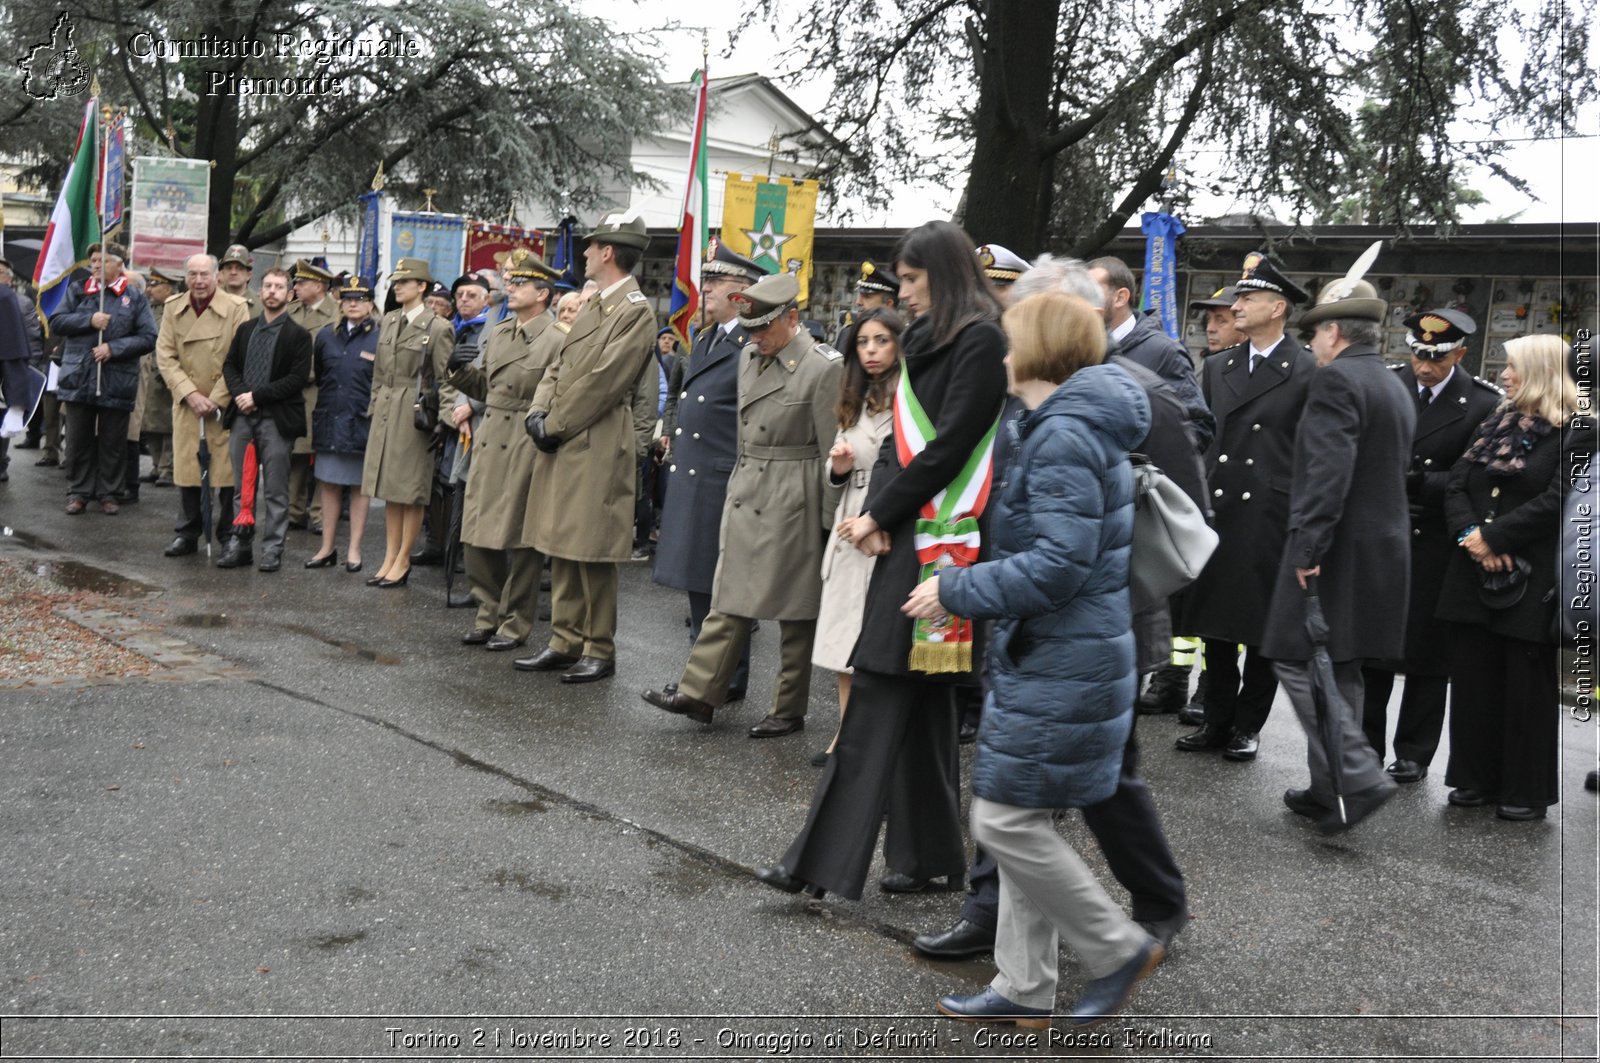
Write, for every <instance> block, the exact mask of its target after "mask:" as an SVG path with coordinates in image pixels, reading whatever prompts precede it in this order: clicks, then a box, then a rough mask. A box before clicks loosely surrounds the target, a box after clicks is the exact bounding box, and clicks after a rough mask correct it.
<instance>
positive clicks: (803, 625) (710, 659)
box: [678, 609, 817, 720]
mask: <svg viewBox="0 0 1600 1063" xmlns="http://www.w3.org/2000/svg"><path fill="white" fill-rule="evenodd" d="M751 623H752V621H751V620H750V618H749V617H743V616H732V615H730V614H728V613H724V612H720V611H718V610H716V609H713V610H711V612H710V613H708V614H707V615H706V619H705V623H703V624H701V625H700V637H699V638H697V639H695V640H694V648H693V649H692V650H690V651H689V662H688V663H687V664H685V665H684V666H683V678H682V679H681V680H679V681H678V689H679V690H680V691H682V692H683V693H685V694H687V695H689V696H690V697H691V698H698V699H699V700H701V701H704V702H706V703H708V704H710V705H721V704H722V703H723V702H725V701H727V700H728V688H729V686H731V685H732V683H733V677H734V675H735V673H737V672H738V671H739V667H740V664H741V662H745V663H746V667H747V668H748V661H749V659H750V625H751ZM816 640H817V622H816V621H815V620H780V621H778V682H777V683H776V684H775V685H774V686H773V689H772V715H773V716H776V717H778V718H779V719H783V720H800V719H804V718H805V715H806V709H807V707H809V706H810V704H811V647H812V645H813V644H814V643H815V642H816Z"/></svg>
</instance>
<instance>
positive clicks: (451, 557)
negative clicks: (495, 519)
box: [444, 481, 467, 603]
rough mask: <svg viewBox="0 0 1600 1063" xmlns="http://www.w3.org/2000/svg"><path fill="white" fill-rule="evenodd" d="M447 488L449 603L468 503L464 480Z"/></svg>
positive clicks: (446, 582)
mask: <svg viewBox="0 0 1600 1063" xmlns="http://www.w3.org/2000/svg"><path fill="white" fill-rule="evenodd" d="M445 490H447V491H449V492H450V519H449V521H447V522H446V528H445V533H444V600H445V602H446V603H448V602H449V601H450V594H451V592H452V591H453V590H454V589H455V582H456V562H457V561H459V560H460V559H461V521H462V518H463V514H464V512H465V510H466V505H467V485H466V482H465V481H462V482H461V483H458V484H451V485H450V486H449V487H447V488H446V489H445Z"/></svg>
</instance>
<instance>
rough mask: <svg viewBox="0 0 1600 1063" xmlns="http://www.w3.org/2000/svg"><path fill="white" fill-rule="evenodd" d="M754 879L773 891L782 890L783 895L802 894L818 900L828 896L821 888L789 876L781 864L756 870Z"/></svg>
mask: <svg viewBox="0 0 1600 1063" xmlns="http://www.w3.org/2000/svg"><path fill="white" fill-rule="evenodd" d="M756 878H758V879H760V880H761V881H762V882H765V883H766V884H767V885H769V886H771V887H772V888H773V889H775V890H782V891H783V892H784V893H804V894H805V895H806V896H807V897H815V898H817V899H818V900H821V899H822V898H823V897H826V896H827V895H828V891H827V890H825V889H823V888H822V887H821V886H813V885H812V884H811V883H809V882H803V881H801V880H800V879H797V878H795V877H794V876H793V875H791V874H789V872H788V871H786V870H785V869H784V866H783V865H782V864H778V865H776V866H773V867H758V868H756Z"/></svg>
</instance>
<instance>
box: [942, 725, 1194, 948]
mask: <svg viewBox="0 0 1600 1063" xmlns="http://www.w3.org/2000/svg"><path fill="white" fill-rule="evenodd" d="M1083 822H1084V824H1085V825H1086V826H1087V827H1088V828H1089V830H1090V832H1091V833H1092V834H1093V835H1094V840H1095V841H1096V842H1098V843H1099V845H1100V851H1101V852H1103V853H1105V856H1106V866H1107V867H1109V868H1110V869H1111V873H1112V875H1114V876H1116V879H1117V881H1118V882H1120V883H1121V884H1122V888H1123V889H1125V890H1127V891H1128V893H1129V895H1130V896H1131V897H1132V899H1133V919H1134V922H1137V923H1156V922H1160V921H1162V920H1164V919H1171V918H1172V917H1173V916H1175V915H1177V914H1178V913H1179V912H1181V911H1183V910H1184V907H1185V906H1186V904H1187V903H1188V894H1187V891H1186V890H1185V889H1184V885H1183V872H1182V871H1180V870H1178V861H1177V860H1176V859H1175V858H1174V857H1173V855H1172V847H1171V846H1170V845H1168V844H1167V835H1166V832H1165V831H1163V830H1162V829H1161V816H1160V815H1159V814H1158V813H1157V812H1156V804H1155V801H1153V800H1152V799H1151V797H1150V788H1149V787H1148V786H1146V785H1145V782H1144V778H1143V777H1142V776H1140V774H1139V743H1138V742H1137V741H1135V739H1134V732H1133V731H1132V730H1130V731H1129V732H1128V744H1127V745H1126V746H1124V747H1123V751H1122V772H1121V774H1120V775H1118V777H1117V788H1116V790H1115V791H1113V792H1112V794H1111V796H1110V797H1108V798H1106V799H1105V800H1104V801H1101V802H1099V803H1098V804H1093V805H1090V806H1088V807H1087V808H1085V809H1084V810H1083ZM968 876H969V878H970V880H971V884H970V885H969V886H968V892H967V897H966V900H965V901H964V902H963V903H962V905H961V918H963V919H967V920H970V921H971V922H974V923H977V924H978V925H979V926H984V927H988V928H990V929H993V928H994V926H995V922H996V919H997V917H998V914H999V911H1000V873H999V871H998V869H996V867H995V862H994V859H993V858H992V857H991V856H989V854H988V853H986V852H984V851H983V848H982V847H981V846H979V847H977V848H976V849H975V850H974V852H973V863H972V868H971V870H970V871H969V872H968Z"/></svg>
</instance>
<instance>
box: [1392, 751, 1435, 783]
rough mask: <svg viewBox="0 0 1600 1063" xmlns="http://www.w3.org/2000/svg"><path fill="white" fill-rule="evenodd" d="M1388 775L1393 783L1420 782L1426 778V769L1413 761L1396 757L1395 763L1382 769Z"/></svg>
mask: <svg viewBox="0 0 1600 1063" xmlns="http://www.w3.org/2000/svg"><path fill="white" fill-rule="evenodd" d="M1383 770H1384V771H1386V772H1388V773H1389V778H1391V779H1393V780H1394V781H1395V782H1420V781H1421V780H1423V779H1425V778H1427V777H1428V769H1427V768H1425V767H1424V766H1422V765H1421V764H1418V763H1417V762H1416V761H1414V760H1406V759H1405V758H1403V757H1397V758H1396V759H1395V762H1394V763H1393V764H1391V765H1389V766H1388V767H1387V768H1384V769H1383Z"/></svg>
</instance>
